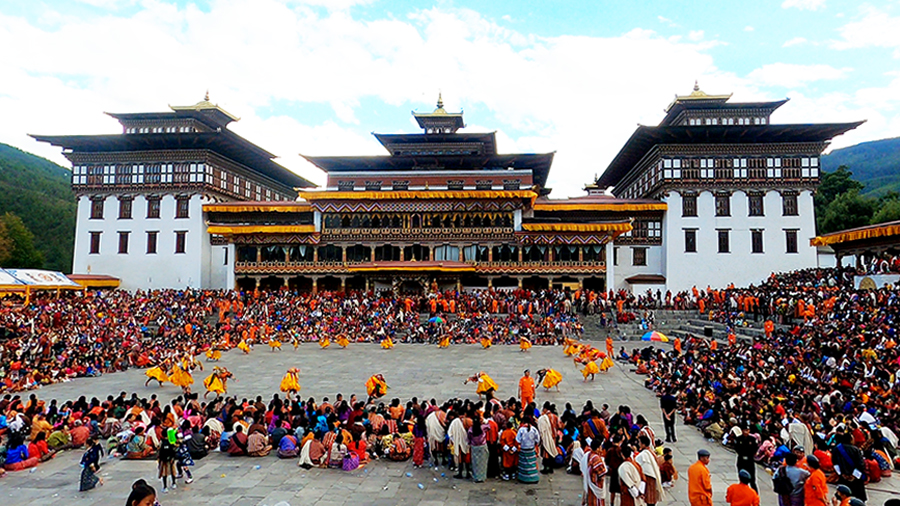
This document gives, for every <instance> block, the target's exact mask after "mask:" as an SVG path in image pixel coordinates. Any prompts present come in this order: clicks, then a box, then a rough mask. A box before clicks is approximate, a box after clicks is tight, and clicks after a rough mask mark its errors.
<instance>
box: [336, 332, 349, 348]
mask: <svg viewBox="0 0 900 506" xmlns="http://www.w3.org/2000/svg"><path fill="white" fill-rule="evenodd" d="M337 343H338V346H340V347H341V348H346V347H347V346H349V345H350V340H349V339H347V336H345V335H343V334H341V335H339V336H338V338H337Z"/></svg>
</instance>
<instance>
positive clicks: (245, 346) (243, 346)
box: [237, 339, 250, 353]
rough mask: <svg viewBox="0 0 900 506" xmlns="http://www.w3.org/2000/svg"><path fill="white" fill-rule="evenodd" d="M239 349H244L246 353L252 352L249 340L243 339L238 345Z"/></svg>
mask: <svg viewBox="0 0 900 506" xmlns="http://www.w3.org/2000/svg"><path fill="white" fill-rule="evenodd" d="M237 347H238V349H239V350H241V351H243V352H244V353H250V345H248V344H247V341H245V340H243V339H241V342H239V343H238V345H237Z"/></svg>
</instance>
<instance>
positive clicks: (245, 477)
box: [0, 342, 900, 506]
mask: <svg viewBox="0 0 900 506" xmlns="http://www.w3.org/2000/svg"><path fill="white" fill-rule="evenodd" d="M596 344H597V345H598V346H600V347H602V346H603V344H602V342H597V343H596ZM622 344H623V343H617V349H618V348H619V347H620V346H621V345H622ZM636 344H637V343H627V345H628V347H629V349H630V348H631V347H633V346H635V345H636ZM212 365H213V364H211V363H205V366H206V372H199V371H197V374H196V375H195V386H196V387H197V388H199V389H201V391H202V388H203V386H202V380H203V377H205V375H206V374H207V373H208V372H209V370H210V369H211V367H212ZM220 365H224V366H226V367H228V369H229V370H230V371H232V372H233V373H234V375H235V379H236V381H234V380H232V381H230V382H229V384H228V390H229V394H230V395H237V396H238V397H250V396H253V397H255V396H257V395H261V396H263V398H264V400H266V401H267V400H268V399H271V396H272V395H273V394H275V393H279V392H278V384H279V381H280V380H281V377H282V375H283V374H284V372H285V370H286V369H288V368H290V367H299V368H300V369H301V374H300V384H301V385H302V387H303V389H302V391H301V395H302V396H303V397H304V398H308V397H310V396H312V397H315V398H316V400H317V401H321V400H322V398H323V397H328V398H330V399H332V400H333V399H334V396H335V394H336V393H342V394H344V396H345V397H349V395H351V394H354V393H355V394H357V395H358V396H361V397H364V396H365V387H364V383H365V380H366V379H367V378H368V377H369V376H371V375H372V374H375V373H382V374H384V376H385V378H386V379H387V381H388V384H389V386H390V390H389V391H388V395H387V397H386V398H385V400H390V399H391V398H393V397H399V398H400V399H401V400H403V401H404V402H405V401H406V400H408V399H409V398H410V397H412V396H418V397H419V399H422V398H429V399H430V398H432V397H433V398H436V399H438V401H439V402H440V401H443V400H444V399H447V398H450V397H461V398H472V399H474V398H475V397H476V396H475V393H474V392H475V387H474V385H472V384H469V385H463V381H464V380H465V379H466V378H467V377H468V376H470V375H472V374H474V373H475V372H478V371H485V372H487V373H488V374H489V375H491V377H493V378H494V379H495V380H496V382H497V383H498V384H499V386H500V391H499V393H498V396H499V397H501V398H508V397H509V396H513V395H516V389H517V384H518V379H519V378H520V377H521V375H522V372H523V370H524V369H526V368H528V369H531V370H532V371H537V370H538V369H541V368H544V367H552V368H554V369H556V370H558V371H560V372H561V373H562V374H563V382H562V384H561V385H560V392H556V391H551V392H545V391H544V390H543V389H539V391H538V396H537V399H538V402H539V403H543V402H544V401H545V400H549V401H550V402H553V403H555V404H556V406H557V409H558V410H559V412H560V413H561V412H562V411H563V410H564V409H565V404H566V403H567V402H570V403H571V404H572V407H573V408H574V409H575V410H576V411H579V410H580V408H581V406H582V404H583V403H584V401H585V400H587V399H591V400H592V401H593V402H594V405H595V406H598V407H599V406H600V405H601V404H603V403H606V404H609V405H610V407H611V411H614V410H615V408H616V406H618V405H621V404H627V405H629V406H631V408H632V410H633V412H634V413H643V414H644V416H646V417H647V419H648V420H650V422H651V424H652V425H653V428H654V430H655V431H656V433H657V434H658V435H662V434H663V433H664V432H663V427H662V419H661V417H660V413H659V409H658V404H657V399H656V397H655V395H654V394H653V393H652V392H650V391H648V390H646V389H645V388H644V387H643V384H642V381H643V378H642V377H640V376H637V375H635V374H633V373H631V372H629V371H628V370H627V367H625V366H623V364H619V363H617V364H616V367H614V368H613V369H612V370H611V371H610V372H608V373H606V374H598V375H597V377H596V380H594V381H592V382H591V381H588V382H584V381H582V376H581V374H580V373H579V371H578V370H577V369H576V368H575V367H574V365H573V363H572V360H571V359H569V358H568V357H566V356H564V355H563V349H562V347H559V346H551V347H538V346H535V347H534V348H532V349H531V350H530V351H528V352H525V353H522V352H520V351H519V348H518V347H517V346H494V347H493V348H491V349H488V350H484V349H482V348H481V346H480V345H459V346H451V347H450V348H448V349H443V350H442V349H438V348H437V347H436V346H427V345H404V344H398V345H397V347H396V348H394V349H393V350H382V349H381V348H380V347H379V346H378V345H377V344H352V345H350V347H349V348H347V349H340V348H337V347H336V346H335V345H332V347H331V348H329V349H325V350H323V349H320V348H319V346H318V345H317V344H315V343H312V344H303V345H301V346H300V347H299V348H298V349H297V350H294V349H293V347H291V346H289V345H286V346H285V347H284V349H283V350H282V351H274V352H273V351H270V350H269V348H268V346H258V347H257V348H256V349H254V350H253V351H252V352H251V353H250V354H248V355H245V354H243V353H241V352H240V351H237V350H233V351H230V352H228V353H225V354H224V355H223V358H222V360H221V362H220ZM145 379H146V377H145V376H144V374H143V371H142V370H131V371H127V372H124V373H116V374H111V375H106V376H103V377H100V378H91V379H78V380H75V381H71V382H68V383H63V384H57V385H52V386H49V387H46V388H43V389H41V390H39V391H37V394H38V395H39V396H40V397H41V398H44V399H51V398H57V399H60V400H61V401H62V400H65V399H70V398H77V397H78V396H80V395H85V396H88V398H90V397H91V396H96V397H98V398H105V397H106V396H107V395H111V394H112V395H117V394H118V393H119V392H121V391H125V392H128V393H129V394H130V393H131V392H138V393H139V395H142V396H147V397H149V396H150V395H151V394H154V393H155V394H157V395H158V396H159V397H160V398H161V399H162V400H164V401H167V400H169V399H171V398H173V397H174V396H176V395H178V394H179V393H180V390H179V389H178V388H176V387H174V386H173V385H171V384H166V385H165V386H164V387H162V388H160V387H158V386H157V385H156V384H153V385H150V386H148V387H145V386H144V381H145ZM26 395H27V393H26ZM677 434H678V443H677V444H674V445H670V446H672V447H673V448H674V455H675V466H676V468H677V469H678V471H679V473H680V474H681V478H680V479H679V480H678V482H677V485H676V486H675V487H674V488H673V489H670V490H669V497H668V499H667V500H666V501H663V502H662V503H661V504H675V505H687V504H688V501H687V486H686V479H687V468H688V466H689V465H690V464H691V463H693V462H694V460H695V453H696V451H697V449H698V448H701V447H702V448H707V449H709V450H710V451H711V453H712V459H711V463H710V470H711V472H712V483H713V489H714V493H715V504H725V490H726V488H727V486H728V485H729V484H731V483H734V482H735V481H736V480H737V473H736V472H735V469H734V461H735V457H734V454H733V453H731V452H729V451H728V450H726V449H725V448H724V447H722V446H721V445H720V444H719V443H716V442H709V441H706V440H705V439H703V437H702V435H701V434H700V433H699V432H698V431H697V430H695V429H693V428H691V427H685V426H681V425H679V426H678V428H677ZM81 454H82V451H81V450H77V451H69V452H66V453H63V454H61V455H58V456H57V458H55V459H53V460H51V461H49V462H47V463H44V464H41V465H40V466H39V467H37V468H36V469H32V470H31V471H30V472H29V471H23V472H18V473H8V474H7V476H6V477H5V478H3V479H2V481H0V485H2V486H0V490H2V492H0V497H4V498H6V502H8V503H10V504H12V503H15V504H67V505H72V506H75V505H82V504H83V505H88V504H123V503H124V502H125V498H126V497H127V496H128V492H129V488H130V486H131V483H132V482H134V481H135V480H137V479H139V478H144V479H146V480H147V481H148V482H149V483H150V484H151V485H153V486H154V487H155V488H157V492H159V493H160V495H159V496H158V500H159V503H160V504H161V505H163V506H170V505H179V504H192V505H193V504H216V505H222V506H226V505H268V506H274V505H276V504H279V505H280V506H284V505H283V503H287V504H288V505H291V506H298V505H317V506H326V505H340V504H354V505H360V504H375V505H385V506H387V505H396V504H402V505H407V504H408V505H423V506H424V505H444V504H446V505H457V504H458V505H462V504H471V505H481V504H510V505H512V504H516V505H525V504H529V505H531V504H534V505H578V504H581V493H582V492H581V483H582V482H581V477H580V476H571V475H567V474H565V473H564V472H562V471H561V470H557V472H556V473H555V474H552V475H549V476H544V475H542V476H541V481H540V483H539V484H536V485H524V484H519V483H516V482H504V481H500V480H488V481H487V482H485V483H481V484H475V483H472V482H470V481H466V480H456V479H453V478H452V477H451V473H450V472H448V471H447V470H446V469H444V468H434V467H428V466H427V465H426V467H424V468H422V469H414V468H413V464H412V460H409V461H407V462H386V461H376V462H372V463H370V464H368V465H367V466H366V467H364V468H362V469H358V470H356V471H353V472H343V471H339V470H325V469H311V470H308V471H307V470H304V469H302V468H300V467H298V466H297V460H296V459H290V460H280V459H278V458H277V457H276V456H275V454H274V452H273V453H272V454H271V455H270V456H268V457H264V458H258V459H253V458H229V457H227V456H225V455H222V454H220V453H218V452H214V453H212V454H210V456H209V457H207V458H204V459H202V460H198V461H196V466H195V467H194V468H193V473H194V478H195V481H194V483H192V484H190V485H183V482H179V484H178V488H177V489H175V490H170V491H169V492H168V493H167V494H162V493H161V488H162V487H161V484H160V482H159V481H158V480H157V479H156V462H155V461H121V460H118V459H105V460H104V465H103V468H102V471H101V476H102V477H103V479H104V480H105V482H106V483H105V485H104V486H102V487H100V488H97V489H95V490H92V491H90V492H85V493H81V492H78V478H79V474H80V471H81V469H80V467H79V461H80V459H81ZM426 464H427V462H426ZM757 476H758V480H759V484H760V493H761V496H762V501H761V503H762V504H777V499H776V497H775V495H774V494H773V492H772V485H771V480H770V479H769V478H768V475H767V474H766V473H765V472H764V471H763V470H762V469H761V468H760V469H759V470H758V473H757ZM898 483H900V480H898V478H896V477H894V478H888V479H886V480H884V481H882V482H881V483H877V484H873V485H871V486H870V500H869V502H868V504H869V505H881V504H883V503H884V501H885V500H886V499H887V498H889V497H892V496H896V495H897V494H898V493H900V486H898Z"/></svg>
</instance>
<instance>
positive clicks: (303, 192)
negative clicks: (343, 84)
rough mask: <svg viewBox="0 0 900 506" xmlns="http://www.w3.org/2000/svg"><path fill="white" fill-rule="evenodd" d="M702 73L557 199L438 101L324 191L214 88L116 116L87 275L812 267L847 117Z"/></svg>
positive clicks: (488, 275) (89, 182)
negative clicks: (819, 201)
mask: <svg viewBox="0 0 900 506" xmlns="http://www.w3.org/2000/svg"><path fill="white" fill-rule="evenodd" d="M729 98H730V96H728V95H723V96H713V95H707V94H705V93H703V92H702V91H700V90H699V89H697V88H696V87H695V90H694V92H693V93H691V94H690V95H687V96H679V97H676V99H675V101H674V102H673V103H672V104H671V105H670V106H669V108H668V109H667V113H666V116H665V118H664V119H663V121H662V122H661V123H660V124H659V125H658V126H655V127H647V126H640V127H638V129H637V130H636V131H635V132H634V134H633V135H632V136H631V138H630V139H629V140H628V142H627V143H626V144H625V146H624V147H623V148H622V149H621V151H620V152H619V154H618V155H617V156H616V157H615V158H614V159H613V161H612V162H611V163H610V165H609V166H608V167H607V168H606V170H605V171H604V172H603V174H602V175H601V176H600V177H599V178H598V179H597V180H596V181H594V182H592V183H590V184H588V185H587V186H586V195H584V196H581V197H575V198H568V199H552V198H550V195H549V194H550V189H549V188H547V179H548V175H549V172H550V169H551V165H552V163H553V153H523V154H499V153H498V151H497V145H496V136H495V134H494V133H493V132H489V133H469V132H460V129H462V128H463V127H464V126H465V125H464V121H463V115H462V113H461V112H460V113H453V112H447V111H446V110H445V109H444V106H443V103H442V101H441V100H440V98H439V99H438V104H437V108H436V109H435V110H434V111H432V112H427V113H417V112H414V113H413V114H414V117H415V120H416V121H417V123H418V125H419V127H421V129H422V131H421V132H418V133H410V134H374V135H375V137H376V138H377V139H378V141H379V142H380V143H381V144H382V146H384V149H385V150H386V154H385V155H381V156H353V157H350V156H340V155H338V156H318V157H313V156H307V157H305V158H306V159H307V160H308V161H309V162H311V163H312V164H313V165H315V166H316V167H318V168H319V169H321V170H323V171H324V172H325V173H326V174H327V181H326V184H325V188H321V189H320V188H315V185H313V184H312V183H311V182H309V181H308V180H306V179H304V178H302V177H300V176H297V175H296V174H294V173H293V172H292V171H290V170H288V169H286V168H285V167H283V166H281V165H279V164H278V163H277V162H275V161H274V160H273V158H274V155H273V154H271V153H269V152H267V151H265V150H264V149H262V148H260V147H259V146H257V145H255V144H253V143H252V142H250V141H248V140H246V139H244V138H242V137H241V136H239V135H237V134H235V133H234V132H232V131H231V130H229V129H228V125H229V123H230V122H232V121H235V120H237V118H236V117H235V116H233V115H231V114H230V113H228V112H226V111H224V110H223V109H222V108H220V107H219V106H217V105H215V104H213V103H211V102H210V101H209V99H208V97H206V98H205V99H204V100H203V101H201V102H199V103H198V104H195V105H193V106H185V107H170V110H169V111H166V112H159V113H125V114H111V115H112V116H113V117H115V118H116V119H118V120H119V122H120V123H121V125H122V129H123V130H122V133H120V134H113V135H86V136H77V135H76V136H46V135H35V136H34V137H35V138H36V139H38V140H40V141H44V142H50V143H52V144H54V145H57V146H60V147H62V148H63V149H64V155H65V156H66V157H67V158H68V159H69V160H70V161H71V162H72V166H73V171H72V188H73V190H74V192H75V194H76V198H77V200H78V214H77V229H76V242H75V258H74V262H73V272H74V273H77V274H105V275H110V276H114V277H117V278H119V279H120V280H121V282H122V285H121V286H122V287H123V288H126V289H148V288H184V287H195V288H240V289H254V288H257V287H258V288H261V289H262V288H265V289H281V288H287V289H291V290H298V291H310V292H318V291H340V290H343V291H349V290H370V291H378V290H385V289H391V290H396V291H401V292H421V291H427V290H435V289H441V290H444V289H461V290H473V289H487V288H493V289H515V288H519V287H521V288H526V289H532V290H539V289H544V288H548V287H556V288H560V287H566V288H577V287H584V288H587V289H595V290H606V289H613V288H615V289H628V290H634V291H641V292H643V291H646V290H647V289H652V290H654V291H655V290H657V289H659V290H662V291H663V292H664V291H665V290H667V289H669V290H673V291H674V290H682V289H687V288H690V287H691V286H694V285H696V286H698V287H703V288H705V287H706V285H711V286H723V285H725V284H728V283H731V282H734V283H736V284H742V283H743V284H746V283H752V282H759V281H760V280H762V279H764V278H765V277H766V276H767V275H768V274H769V273H770V272H772V271H781V270H791V269H797V268H804V267H813V266H815V265H816V264H817V255H816V249H815V247H812V246H809V239H810V238H811V237H814V236H815V217H814V215H813V205H812V196H813V194H814V192H815V190H816V187H817V185H818V183H819V178H820V173H819V156H820V154H821V153H822V151H823V150H824V149H825V147H826V146H827V144H828V142H829V141H830V139H831V138H833V137H834V136H836V135H839V134H841V133H844V132H846V131H848V130H850V129H852V128H855V127H856V126H858V125H859V123H850V124H804V125H773V124H771V123H770V116H771V114H772V112H773V111H774V110H775V109H777V108H778V107H779V106H781V105H783V104H784V103H785V101H779V102H762V103H731V102H730V101H729Z"/></svg>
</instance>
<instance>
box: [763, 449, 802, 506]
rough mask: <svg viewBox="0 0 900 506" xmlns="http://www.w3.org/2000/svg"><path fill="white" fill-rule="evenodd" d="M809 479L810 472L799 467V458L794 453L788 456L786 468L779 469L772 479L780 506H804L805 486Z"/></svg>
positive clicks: (785, 461) (785, 459)
mask: <svg viewBox="0 0 900 506" xmlns="http://www.w3.org/2000/svg"><path fill="white" fill-rule="evenodd" d="M807 478H809V471H807V470H806V469H801V468H799V467H797V456H796V455H795V454H793V453H788V454H786V455H785V456H784V467H780V468H778V471H776V472H775V476H773V477H772V479H773V481H774V483H775V487H774V488H775V493H776V494H778V504H779V506H803V497H804V489H803V486H804V484H805V483H806V479H807Z"/></svg>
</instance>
